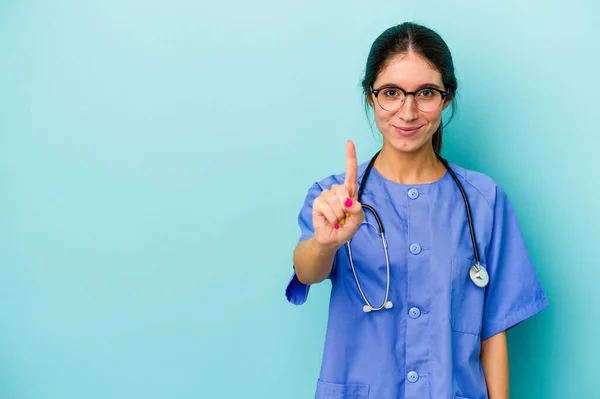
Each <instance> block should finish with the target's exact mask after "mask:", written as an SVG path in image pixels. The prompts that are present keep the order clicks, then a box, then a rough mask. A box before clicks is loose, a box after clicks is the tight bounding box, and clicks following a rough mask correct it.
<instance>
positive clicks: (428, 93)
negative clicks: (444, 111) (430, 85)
mask: <svg viewBox="0 0 600 399" xmlns="http://www.w3.org/2000/svg"><path fill="white" fill-rule="evenodd" d="M433 95H434V92H433V90H430V89H423V90H421V91H419V97H424V98H430V97H433Z"/></svg>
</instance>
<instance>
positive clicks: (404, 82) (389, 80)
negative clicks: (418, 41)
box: [373, 53, 443, 90]
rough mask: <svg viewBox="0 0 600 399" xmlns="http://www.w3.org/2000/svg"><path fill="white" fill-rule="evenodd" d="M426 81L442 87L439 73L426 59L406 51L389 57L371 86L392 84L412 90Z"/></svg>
mask: <svg viewBox="0 0 600 399" xmlns="http://www.w3.org/2000/svg"><path fill="white" fill-rule="evenodd" d="M427 83H429V84H436V85H438V86H440V87H443V81H442V75H441V73H440V72H439V71H438V70H437V69H436V68H435V67H434V66H433V65H431V63H430V62H429V61H428V60H427V59H425V58H423V57H421V56H419V55H416V54H414V53H406V54H400V55H396V56H394V57H392V58H390V59H389V60H388V61H387V62H386V64H385V65H384V67H383V69H382V70H381V72H380V73H379V75H378V76H377V79H375V83H374V85H373V86H374V87H380V86H381V85H387V84H393V85H397V86H400V87H401V88H403V89H405V90H412V89H414V88H416V87H419V86H421V85H424V84H427Z"/></svg>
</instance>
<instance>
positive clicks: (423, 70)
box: [369, 53, 451, 152]
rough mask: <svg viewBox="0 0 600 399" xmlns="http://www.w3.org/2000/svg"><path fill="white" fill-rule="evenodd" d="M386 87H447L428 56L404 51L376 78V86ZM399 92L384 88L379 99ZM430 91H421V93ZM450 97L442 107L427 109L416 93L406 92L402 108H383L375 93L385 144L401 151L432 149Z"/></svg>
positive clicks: (374, 104) (412, 88) (410, 88)
mask: <svg viewBox="0 0 600 399" xmlns="http://www.w3.org/2000/svg"><path fill="white" fill-rule="evenodd" d="M386 86H396V87H400V88H402V89H404V90H405V91H407V92H411V91H417V90H419V89H421V88H423V87H433V88H438V89H440V90H445V88H444V85H443V82H442V75H441V73H440V72H439V71H438V70H437V69H435V68H434V67H432V66H431V65H430V64H429V62H427V61H426V60H425V59H423V58H422V57H420V56H418V55H415V54H413V53H407V54H401V55H398V56H396V57H393V58H391V59H390V60H389V61H388V63H387V65H386V66H385V68H384V69H383V70H382V71H381V72H380V74H379V76H378V77H377V79H376V80H375V83H374V84H373V89H379V88H381V87H386ZM397 93H399V91H398V90H394V89H392V91H387V92H386V90H385V89H384V90H381V91H380V92H379V96H380V97H379V98H380V99H382V98H383V97H384V96H390V95H394V94H397ZM430 93H431V92H422V96H427V95H430ZM388 98H389V97H388ZM450 100H451V99H450V98H449V96H448V97H446V99H445V100H444V101H443V102H440V104H439V106H436V107H434V108H433V109H427V110H426V112H424V111H422V110H421V109H419V108H417V105H416V103H415V97H414V96H413V95H407V96H406V99H405V101H404V103H403V104H402V106H401V107H400V109H398V110H395V111H388V110H385V109H383V108H382V107H381V106H380V104H379V102H378V101H377V99H376V98H375V95H374V94H372V93H371V94H370V101H369V103H370V104H371V106H372V107H373V109H374V113H375V123H376V124H377V128H378V129H379V131H380V132H381V133H382V135H383V137H384V146H391V147H393V148H394V149H395V150H396V151H401V152H417V151H423V150H429V149H431V148H432V147H431V138H432V136H433V134H434V133H435V131H436V130H437V128H438V126H439V125H440V123H441V121H442V111H443V110H444V109H445V108H446V107H448V105H449V104H450ZM386 108H388V109H390V108H391V107H386ZM421 108H426V107H421ZM427 108H431V107H427Z"/></svg>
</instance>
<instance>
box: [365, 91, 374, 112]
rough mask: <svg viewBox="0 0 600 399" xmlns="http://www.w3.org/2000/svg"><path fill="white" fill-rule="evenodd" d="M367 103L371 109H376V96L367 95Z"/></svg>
mask: <svg viewBox="0 0 600 399" xmlns="http://www.w3.org/2000/svg"><path fill="white" fill-rule="evenodd" d="M367 102H368V103H369V105H370V106H371V108H375V95H374V94H373V93H369V94H367Z"/></svg>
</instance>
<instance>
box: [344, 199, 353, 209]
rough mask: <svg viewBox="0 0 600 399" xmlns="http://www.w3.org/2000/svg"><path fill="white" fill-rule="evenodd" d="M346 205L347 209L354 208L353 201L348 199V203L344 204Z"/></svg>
mask: <svg viewBox="0 0 600 399" xmlns="http://www.w3.org/2000/svg"><path fill="white" fill-rule="evenodd" d="M344 205H345V206H346V208H350V207H351V206H352V200H351V199H350V198H348V199H347V200H346V202H344Z"/></svg>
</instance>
